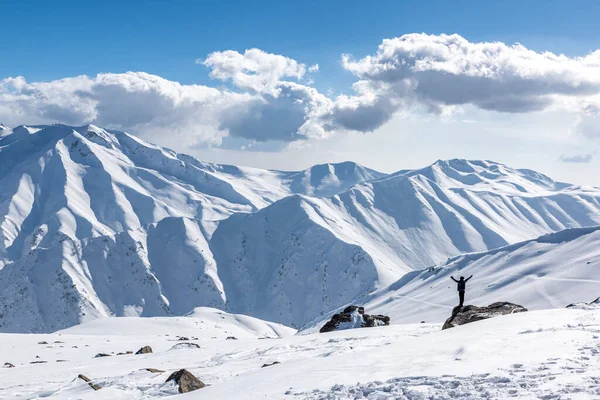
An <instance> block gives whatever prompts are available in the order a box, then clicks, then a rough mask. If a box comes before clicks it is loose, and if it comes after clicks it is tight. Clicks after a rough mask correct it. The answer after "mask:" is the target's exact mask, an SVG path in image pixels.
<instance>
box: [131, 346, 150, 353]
mask: <svg viewBox="0 0 600 400" xmlns="http://www.w3.org/2000/svg"><path fill="white" fill-rule="evenodd" d="M149 353H152V347H150V346H144V347H142V348H141V349H139V350H138V351H136V353H135V354H149Z"/></svg>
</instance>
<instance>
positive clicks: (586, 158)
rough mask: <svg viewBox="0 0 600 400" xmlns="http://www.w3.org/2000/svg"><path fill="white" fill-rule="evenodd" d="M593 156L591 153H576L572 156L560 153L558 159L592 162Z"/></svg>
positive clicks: (572, 161) (581, 162)
mask: <svg viewBox="0 0 600 400" xmlns="http://www.w3.org/2000/svg"><path fill="white" fill-rule="evenodd" d="M593 158H594V155H593V154H591V153H589V154H577V155H572V156H567V155H565V154H562V155H561V156H560V157H558V161H561V162H564V163H576V164H587V163H590V162H592V159H593Z"/></svg>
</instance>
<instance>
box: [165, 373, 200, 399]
mask: <svg viewBox="0 0 600 400" xmlns="http://www.w3.org/2000/svg"><path fill="white" fill-rule="evenodd" d="M170 381H175V383H177V385H178V386H179V393H188V392H192V391H194V390H198V389H202V388H203V387H206V385H205V384H204V383H203V382H202V381H201V380H200V379H198V378H196V377H195V376H194V375H192V373H191V372H189V371H188V370H187V369H180V370H179V371H176V372H173V373H172V374H171V375H169V377H168V378H167V380H166V381H165V383H166V382H170Z"/></svg>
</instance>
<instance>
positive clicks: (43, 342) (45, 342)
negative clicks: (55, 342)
mask: <svg viewBox="0 0 600 400" xmlns="http://www.w3.org/2000/svg"><path fill="white" fill-rule="evenodd" d="M38 344H48V342H39V343H38Z"/></svg>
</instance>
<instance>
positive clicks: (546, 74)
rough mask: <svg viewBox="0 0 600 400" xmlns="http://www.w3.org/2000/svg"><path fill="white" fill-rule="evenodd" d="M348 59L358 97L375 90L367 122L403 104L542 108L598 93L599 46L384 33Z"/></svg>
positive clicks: (345, 60) (504, 109) (520, 110)
mask: <svg viewBox="0 0 600 400" xmlns="http://www.w3.org/2000/svg"><path fill="white" fill-rule="evenodd" d="M342 65H343V67H344V68H345V69H346V70H348V71H350V72H352V73H353V74H354V75H356V77H357V78H358V79H359V80H360V82H362V85H361V90H360V92H358V93H357V95H356V97H357V99H356V100H354V103H360V102H361V101H363V100H361V99H363V98H364V97H365V95H366V94H367V95H368V96H367V97H369V96H370V100H369V101H368V102H367V104H368V105H369V107H370V108H371V113H370V114H369V115H371V116H372V119H373V122H372V124H369V123H366V122H365V121H362V125H363V126H372V125H375V126H378V124H379V123H380V122H381V121H385V120H386V118H384V117H383V116H382V115H387V114H389V112H392V113H394V112H396V111H397V110H398V109H399V108H402V107H415V106H420V107H424V109H425V110H427V111H429V112H434V113H441V112H443V111H444V109H445V108H446V107H448V106H460V105H467V104H468V105H474V106H476V107H479V108H481V109H485V110H493V111H499V112H509V113H525V112H532V111H540V110H544V109H546V108H548V107H550V106H552V105H553V104H555V103H556V102H558V101H560V98H561V97H565V96H570V97H573V96H575V97H584V96H589V95H594V94H597V93H599V92H600V51H595V52H593V53H591V54H589V55H587V56H585V57H575V58H569V57H566V56H564V55H556V54H553V53H550V52H543V53H539V52H535V51H533V50H529V49H527V48H525V47H524V46H522V45H520V44H515V45H512V46H509V45H506V44H504V43H500V42H482V43H472V42H469V41H468V40H466V39H465V38H463V37H461V36H459V35H426V34H409V35H404V36H401V37H398V38H394V39H386V40H384V41H383V42H382V44H381V45H380V46H379V48H378V49H377V52H376V53H375V54H373V55H369V56H367V57H364V58H361V59H355V58H354V57H352V56H351V55H344V56H342ZM345 100H346V101H347V99H345ZM363 102H364V101H363ZM378 104H380V105H381V106H378ZM390 104H392V105H394V104H395V107H391V108H390ZM354 108H355V109H357V110H360V109H361V107H354ZM366 117H368V115H367V116H366ZM389 118H390V116H389V115H388V117H387V119H389ZM358 128H360V127H358ZM359 130H360V129H359Z"/></svg>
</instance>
